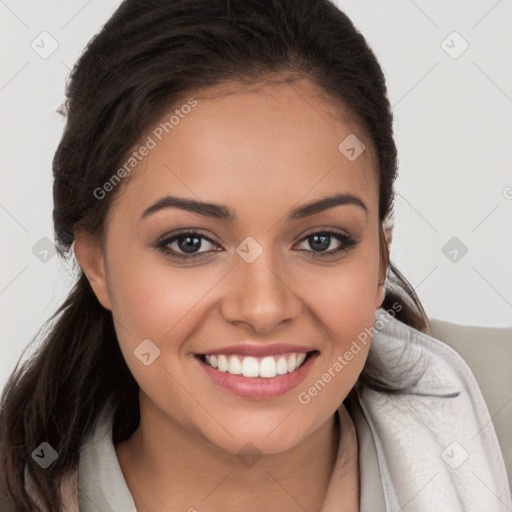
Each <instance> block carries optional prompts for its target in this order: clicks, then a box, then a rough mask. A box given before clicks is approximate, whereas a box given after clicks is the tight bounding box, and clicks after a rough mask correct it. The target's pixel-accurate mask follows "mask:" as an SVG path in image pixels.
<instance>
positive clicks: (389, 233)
mask: <svg viewBox="0 0 512 512" xmlns="http://www.w3.org/2000/svg"><path fill="white" fill-rule="evenodd" d="M382 231H383V233H384V239H385V240H384V241H383V242H384V243H386V245H387V246H388V253H390V252H391V242H392V240H393V225H392V224H391V222H390V221H389V220H384V221H383V222H382ZM383 263H384V262H382V261H381V268H380V279H379V287H378V290H377V297H376V302H375V309H378V308H380V307H381V306H382V303H383V302H384V297H385V295H386V275H387V271H388V266H386V267H384V265H383Z"/></svg>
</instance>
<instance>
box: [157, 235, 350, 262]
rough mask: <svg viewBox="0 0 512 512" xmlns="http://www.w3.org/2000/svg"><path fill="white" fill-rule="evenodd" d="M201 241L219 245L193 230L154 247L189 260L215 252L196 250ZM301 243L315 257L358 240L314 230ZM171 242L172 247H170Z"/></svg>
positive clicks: (342, 249) (337, 251)
mask: <svg viewBox="0 0 512 512" xmlns="http://www.w3.org/2000/svg"><path fill="white" fill-rule="evenodd" d="M333 238H334V239H336V240H337V241H338V243H339V244H340V246H339V247H338V248H335V249H332V248H331V249H330V250H327V249H329V248H330V247H331V245H332V242H333ZM203 241H206V242H207V243H209V244H211V245H212V246H216V247H220V246H219V245H218V244H217V243H216V242H215V241H214V240H212V239H211V238H209V237H207V236H206V235H203V234H201V233H197V232H195V231H186V232H183V233H178V234H177V235H174V236H172V237H170V238H166V239H164V240H162V241H161V242H159V243H158V244H157V245H156V247H158V248H159V249H160V250H162V251H163V252H164V253H165V254H166V255H168V256H169V257H171V258H177V259H189V260H190V259H194V258H197V257H200V256H201V254H205V253H208V252H217V250H215V249H214V250H205V251H198V249H200V248H202V246H203ZM302 243H309V246H310V247H312V248H313V250H309V249H301V250H303V251H304V250H305V251H306V252H312V253H314V256H313V257H315V258H317V257H324V256H330V255H333V254H337V253H339V252H341V251H348V250H349V249H351V248H352V247H354V246H356V245H357V243H358V242H357V241H356V240H354V239H353V238H352V237H351V236H349V235H346V234H345V233H341V232H338V231H316V232H314V233H311V234H309V235H308V236H306V237H305V238H303V239H302V240H301V241H300V243H299V244H302ZM173 244H174V248H173V247H171V246H172V245H173Z"/></svg>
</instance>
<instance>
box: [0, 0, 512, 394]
mask: <svg viewBox="0 0 512 512" xmlns="http://www.w3.org/2000/svg"><path fill="white" fill-rule="evenodd" d="M118 5H119V2H118V1H114V0H108V1H107V0H101V1H100V0H89V1H83V0H66V1H63V0H60V1H57V0H53V1H45V2H40V1H35V0H32V1H28V0H21V1H15V0H0V47H1V48H2V60H1V75H0V105H1V109H2V123H1V128H0V129H1V133H0V143H1V151H0V158H1V173H2V175H1V180H2V187H1V190H0V230H1V239H2V246H1V247H2V251H1V258H2V259H1V262H2V263H1V266H0V310H1V319H0V326H1V344H0V388H1V387H2V386H3V385H4V383H5V381H6V380H7V376H8V374H9V373H10V372H11V371H12V369H13V368H14V365H15V363H16V361H17V359H18V358H19V357H20V355H21V353H22V351H23V349H24V348H25V347H26V346H27V345H28V343H29V342H30V341H31V339H32V337H33V336H34V335H35V334H36V333H37V330H38V329H39V328H40V327H41V326H42V324H43V323H44V321H45V320H46V319H47V318H48V317H49V316H50V315H51V314H52V313H53V312H54V311H55V309H56V308H57V306H58V305H59V304H60V302H61V301H62V300H63V298H64V297H65V295H66V292H67V291H68V290H69V288H70V286H71V277H70V274H69V273H68V272H69V267H67V266H66V265H64V264H63V263H62V262H60V261H59V260H58V257H57V256H55V257H51V258H50V259H49V260H48V261H47V262H46V263H44V262H42V261H41V260H40V259H39V258H38V257H36V255H35V254H34V253H33V252H32V248H33V247H34V245H35V244H37V243H43V244H44V242H40V240H41V239H42V238H44V237H47V238H49V239H50V240H51V241H52V242H53V227H52V174H51V161H52V157H53V153H54V152H55V149H56V147H57V144H58V142H59V140H60V137H61V134H62V129H63V126H64V121H63V118H62V117H61V116H60V115H59V114H57V113H56V110H57V109H58V108H59V106H60V105H61V104H62V103H63V101H64V87H65V83H66V78H67V75H68V73H69V70H70V68H71V66H72V64H73V63H74V61H75V60H76V59H77V58H78V56H79V55H80V53H81V51H82V50H83V48H84V47H85V45H86V43H87V42H88V40H89V39H90V38H91V37H92V36H93V35H94V34H95V33H96V32H97V31H98V30H99V29H100V27H101V26H102V24H104V23H105V22H106V20H107V19H108V18H109V16H110V15H111V14H112V13H113V12H114V10H115V9H116V8H117V6H118ZM338 5H339V6H340V8H341V9H342V10H343V11H345V12H346V13H347V15H348V16H349V17H350V18H351V19H352V21H353V22H354V24H355V25H356V27H357V28H358V29H359V30H360V31H361V32H362V33H363V35H364V36H365V37H366V39H367V41H368V43H369V44H370V46H371V47H372V49H373V50H374V52H375V54H376V55H377V58H378V59H379V62H380V64H381V66H382V68H383V70H384V73H385V75H386V77H387V83H388V91H389V98H390V101H391V104H392V105H393V110H394V113H395V136H396V143H397V146H398V150H399V172H400V175H399V179H398V181H397V193H398V194H397V199H396V207H395V209H396V220H395V224H396V227H395V234H394V241H393V245H392V260H393V261H394V262H395V263H396V264H397V265H398V268H399V269H400V270H401V271H402V272H403V273H404V274H405V276H406V277H407V278H408V279H409V280H410V281H411V283H412V284H413V285H414V286H415V288H416V290H417V293H418V294H419V296H420V299H421V300H422V302H423V304H424V306H425V308H426V310H427V313H428V314H429V316H430V317H432V318H439V319H442V320H448V321H451V322H456V323H461V324H469V325H483V326H512V265H511V263H512V58H511V57H512V55H511V53H512V30H511V27H512V1H511V0H500V1H496V0H489V1H487V0H485V1H484V0H481V1H467V0H465V1H446V0H443V1H428V2H427V1H425V0H424V1H420V0H415V1H412V0H392V1H387V0H386V1H385V0H379V1H366V0H358V1H357V2H356V1H340V2H338ZM43 31H47V32H48V33H49V34H51V37H52V38H54V39H55V40H56V41H57V42H58V48H57V49H56V51H55V52H54V53H53V54H52V55H51V56H49V57H48V58H46V59H43V58H41V57H40V56H39V55H38V54H37V53H36V52H35V51H34V50H33V49H32V48H31V43H32V42H33V41H34V40H35V41H36V43H38V41H40V37H42V36H40V34H41V33H42V32H43ZM454 31H456V32H458V33H459V34H460V36H462V38H463V39H464V40H465V41H467V43H468V44H469V47H468V48H467V50H466V51H465V52H464V53H462V54H461V55H460V56H458V57H457V58H452V57H451V56H450V55H449V54H448V53H447V52H446V51H445V49H443V48H444V46H446V45H448V46H450V47H451V49H450V48H448V50H449V51H450V52H452V54H453V55H455V53H454V52H458V51H459V50H460V49H461V48H463V46H462V44H463V41H462V40H461V39H460V38H458V36H453V35H452V36H450V37H448V36H449V35H450V34H452V32H454ZM447 37H448V39H447ZM445 40H446V42H445V43H444V45H443V44H442V43H443V41H445ZM39 44H40V45H42V43H39ZM45 47H46V48H49V46H48V45H46V46H45ZM452 237H456V238H457V239H459V240H460V241H461V242H462V243H463V244H464V245H465V246H466V247H467V249H468V252H467V253H466V254H465V255H464V256H462V257H461V252H460V250H459V252H458V253H457V255H458V256H457V258H458V261H456V262H453V261H451V260H450V259H449V258H448V257H447V256H445V254H444V253H443V251H442V248H443V246H444V245H445V244H446V243H447V242H448V241H449V240H450V239H451V238H452ZM451 250H452V248H449V249H448V250H446V252H448V251H451ZM451 257H452V258H453V257H454V253H452V256H451ZM26 355H28V354H26Z"/></svg>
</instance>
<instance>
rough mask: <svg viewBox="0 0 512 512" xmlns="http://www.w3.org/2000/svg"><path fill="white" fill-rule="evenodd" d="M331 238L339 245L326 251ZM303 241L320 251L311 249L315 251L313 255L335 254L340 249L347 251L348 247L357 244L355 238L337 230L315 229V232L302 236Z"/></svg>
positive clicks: (331, 240) (329, 245)
mask: <svg viewBox="0 0 512 512" xmlns="http://www.w3.org/2000/svg"><path fill="white" fill-rule="evenodd" d="M333 238H334V239H336V240H337V241H338V242H339V244H340V246H339V247H338V248H337V249H331V250H330V251H326V249H329V247H331V244H332V242H333ZM304 242H307V243H309V246H310V247H313V248H314V249H319V250H320V251H321V252H318V251H316V250H314V251H312V252H314V253H315V255H314V257H318V256H320V257H323V256H330V255H332V254H337V253H339V252H341V251H348V250H349V249H351V248H352V247H354V246H355V245H357V242H356V240H354V239H353V238H352V237H351V236H349V235H346V234H345V233H340V232H338V231H316V232H315V233H311V234H310V235H308V236H306V237H305V238H303V239H302V241H301V243H304ZM306 250H307V249H306Z"/></svg>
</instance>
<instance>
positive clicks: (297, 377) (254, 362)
mask: <svg viewBox="0 0 512 512" xmlns="http://www.w3.org/2000/svg"><path fill="white" fill-rule="evenodd" d="M319 354H320V353H319V351H318V350H313V351H309V352H307V353H306V352H286V353H281V354H272V355H265V354H261V355H260V356H259V357H255V356H247V355H242V354H236V353H231V354H222V353H218V354H212V353H210V354H196V357H195V358H194V359H195V361H197V363H198V364H199V366H200V368H201V369H202V371H203V372H204V374H205V375H206V377H207V378H208V381H209V382H210V383H213V384H214V385H215V387H218V388H220V389H223V390H225V391H228V392H230V394H234V395H237V396H240V397H244V398H249V399H253V400H262V399H271V398H277V397H279V396H281V395H284V394H285V393H287V392H291V391H292V390H293V389H294V388H296V387H297V386H298V385H299V384H300V383H301V382H302V381H303V380H304V378H305V377H306V375H307V374H308V372H309V371H310V369H311V367H312V365H313V364H314V361H315V359H316V358H317V356H319Z"/></svg>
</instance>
